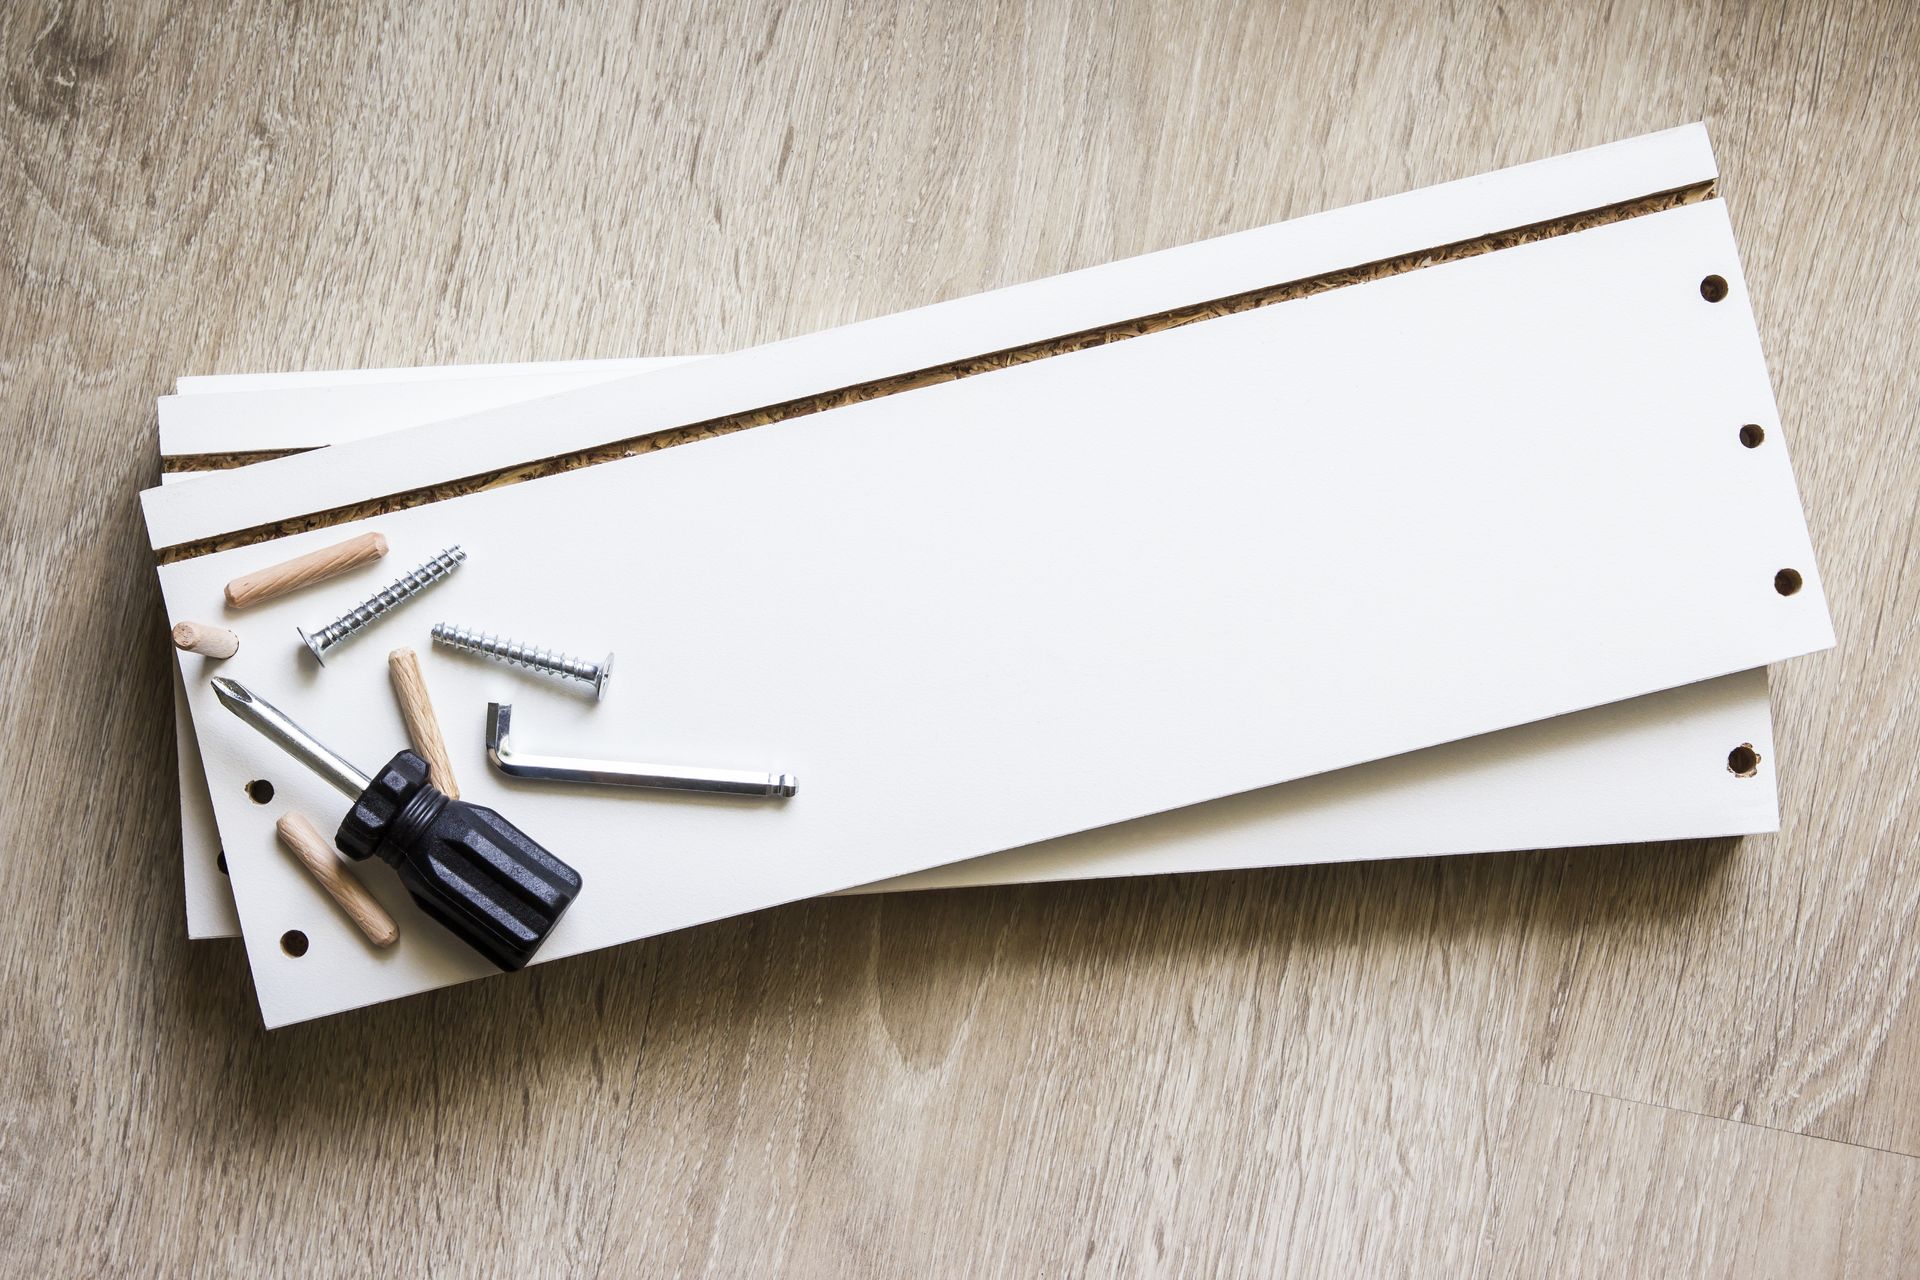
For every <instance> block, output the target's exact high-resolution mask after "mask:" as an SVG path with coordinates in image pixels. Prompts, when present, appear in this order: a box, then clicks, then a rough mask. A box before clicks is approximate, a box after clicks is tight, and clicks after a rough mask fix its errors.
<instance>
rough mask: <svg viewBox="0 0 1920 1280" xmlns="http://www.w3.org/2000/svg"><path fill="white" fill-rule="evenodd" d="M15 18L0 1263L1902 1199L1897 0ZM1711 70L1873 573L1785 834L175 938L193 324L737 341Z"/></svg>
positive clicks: (1619, 112) (963, 1236)
mask: <svg viewBox="0 0 1920 1280" xmlns="http://www.w3.org/2000/svg"><path fill="white" fill-rule="evenodd" d="M0 76H4V80H5V86H4V100H3V101H0V393H3V394H4V412H0V446H3V447H4V453H5V463H6V465H5V466H4V467H0V653H4V654H5V655H6V656H5V659H4V661H3V662H0V693H3V694H4V696H3V697H0V779H4V786H3V787H0V859H4V862H0V865H4V867H5V872H6V877H7V889H8V891H9V896H10V900H11V901H12V903H13V904H14V911H13V920H12V925H11V927H10V928H7V929H6V930H5V931H4V941H0V964H3V965H4V968H3V969H0V978H3V979H4V980H3V981H0V1064H3V1066H0V1069H3V1070H4V1076H3V1077H0V1241H4V1245H0V1268H4V1269H5V1270H6V1271H7V1272H9V1273H11V1274H18V1275H23V1276H24V1275H34V1276H40V1275H79V1274H107V1275H168V1276H171V1275H184V1274H246V1275H254V1274H268V1273H283V1274H299V1275H329V1274H339V1275H354V1274H365V1273H368V1272H371V1271H375V1270H379V1271H382V1272H385V1271H393V1272H396V1273H400V1274H421V1273H431V1274H444V1275H474V1274H508V1273H512V1274H526V1275H592V1274H605V1275H635V1274H644V1275H677V1274H686V1275H711V1276H757V1275H796V1276H847V1275H863V1276H865V1275H871V1276H919V1275H1022V1276H1037V1275H1047V1276H1050V1275H1059V1274H1092V1275H1110V1274H1149V1275H1205V1276H1212V1275H1255V1274H1259V1275H1265V1274H1282V1273H1285V1274H1321V1275H1336V1276H1352V1275H1396V1274H1423V1275H1428V1274H1437V1275H1459V1274H1487V1275H1501V1276H1507V1275H1512V1276H1536V1275H1592V1276H1609V1277H1611V1276H1621V1275H1738V1276H1750V1275H1780V1276H1795V1277H1801V1276H1808V1275H1832V1274H1846V1275H1867V1276H1879V1275H1897V1274H1900V1273H1902V1272H1903V1271H1904V1272H1906V1273H1907V1274H1912V1272H1913V1271H1914V1269H1915V1267H1916V1266H1920V1262H1917V1261H1916V1253H1917V1252H1920V1228H1916V1226H1915V1217H1916V1211H1920V1003H1917V1002H1916V1001H1915V999H1914V987H1915V981H1916V976H1917V975H1920V931H1916V928H1915V925H1916V910H1917V904H1920V856H1916V855H1917V853H1920V848H1917V846H1920V820H1916V817H1915V812H1916V806H1917V805H1920V794H1917V792H1920V788H1916V785H1915V784H1916V767H1915V760H1914V756H1915V752H1916V750H1920V720H1917V719H1916V715H1915V707H1914V703H1915V698H1916V690H1920V634H1916V632H1917V621H1920V585H1916V584H1920V571H1917V570H1916V565H1915V563H1914V561H1915V552H1916V546H1917V545H1920V527H1917V521H1916V508H1917V507H1920V461H1917V460H1916V445H1920V434H1917V433H1916V429H1915V416H1916V412H1917V411H1920V394H1916V393H1917V392H1920V360H1917V359H1916V356H1917V355H1920V352H1916V341H1915V338H1914V331H1915V325H1914V319H1915V317H1916V315H1920V287H1916V273H1915V270H1914V265H1913V264H1914V263H1915V262H1916V261H1920V168H1917V167H1916V160H1915V158H1914V157H1915V154H1916V152H1915V149H1914V138H1915V137H1916V135H1917V134H1920V17H1917V15H1916V11H1915V10H1914V8H1913V6H1911V5H1909V4H1907V3H1904V2H1903V0H1862V2H1861V3H1852V4H1850V3H1845V2H1843V0H1832V2H1830V3H1813V2H1809V3H1795V2H1793V0H1777V2H1775V3H1769V4H1762V3H1751V4H1743V3H1739V2H1738V0H1731V2H1729V3H1723V4H1706V3H1666V2H1664V0H1616V2H1615V3H1612V4H1608V5H1605V6H1602V7H1599V8H1597V9H1595V10H1594V11H1593V12H1592V14H1591V16H1583V15H1582V14H1581V13H1580V12H1579V11H1577V10H1572V9H1570V8H1569V7H1567V6H1564V5H1561V4H1549V3H1545V2H1544V0H1542V2H1531V0H1519V2H1512V0H1510V2H1509V3H1505V4H1472V3H1461V4H1453V5H1445V6H1442V5H1430V4H1422V3H1414V2H1412V0H1406V2H1405V3H1399V4H1381V5H1377V6H1365V5H1354V4H1352V3H1350V0H1299V2H1298V3H1291V4H1274V5H1268V6H1258V5H1224V4H1222V5H1213V4H1189V5H1169V6H1148V5H1144V4H1143V5H1133V4H1126V3H1108V4H1094V3H1076V4H1053V3H1047V2H1046V0H1040V2H1039V3H1029V4H1026V5H1017V6H1016V5H1007V6H1002V5H998V4H992V3H989V4H980V3H970V4H959V3H947V4H938V3H921V4H904V5H894V4H879V3H876V4H871V5H862V4H854V3H841V4H838V5H833V6H827V5H821V6H809V5H804V4H795V5H789V6H782V7H773V8H756V9H752V10H734V9H728V8H726V7H724V6H709V5H703V4H697V3H693V2H692V0H682V2H681V3H662V4H652V5H646V6H624V5H608V6H605V7H604V8H597V7H595V6H593V5H584V4H576V5H566V6H549V5H527V6H510V5H499V6H494V5H489V4H485V3H474V4H469V5H453V4H447V3H439V2H437V0H435V2H420V0H408V2H405V3H402V2H401V0H392V2H390V3H386V4H378V3H368V4H335V5H286V4H281V3H266V2H264V0H262V2H260V3H236V4H215V3H202V4H166V3H160V2H159V0H140V2H135V3H120V4H112V5H109V4H106V3H82V4H67V3H52V2H49V0H12V2H11V3H9V4H7V5H5V6H0ZM1696 118H1704V119H1706V120H1707V121H1708V122H1709V124H1710V126H1711V128H1712V130H1713V135H1714V140H1715V143H1716V145H1717V148H1718V151H1719V154H1720V158H1721V163H1722V168H1723V171H1724V174H1725V177H1724V180H1723V183H1722V190H1723V192H1724V193H1725V194H1726V196H1727V197H1728V199H1729V201H1730V204H1731V209H1732V214H1733V217H1734V221H1735V225H1736V227H1737V229H1738V231H1739V234H1740V237H1741V241H1742V245H1743V248H1744V252H1745V254H1746V257H1747V262H1746V267H1747V272H1748V275H1749V278H1750V280H1751V283H1752V288H1753V293H1754V297H1755V304H1756V307H1757V309H1758V313H1759V320H1760V325H1761V330H1762V334H1763V337H1764V340H1765V343H1766V346H1767V350H1768V352H1769V356H1770V359H1771V362H1772V367H1773V371H1774V377H1775V383H1776V386H1777V389H1778V392H1779V397H1780V401H1781V408H1782V410H1783V413H1784V418H1785V422H1786V424H1787V436H1788V443H1789V444H1790V446H1791V448H1792V450H1793V453H1794V457H1795V464H1796V467H1797V470H1798V474H1799V477H1800V480H1801V483H1802V486H1803V492H1804V494H1805V498H1806V502H1807V507H1808V511H1809V515H1810V517H1811V520H1812V524H1813V527H1814V530H1815V536H1816V542H1817V545H1818V547H1819V550H1820V552H1821V561H1822V565H1821V567H1822V570H1823V578H1824V581H1825V583H1826V587H1827V590H1828V592H1829V594H1830V597H1831V600H1832V605H1833V609H1834V612H1835V621H1836V624H1837V626H1838V629H1839V632H1840V637H1841V639H1840V647H1839V648H1838V650H1836V651H1835V652H1833V653H1830V654H1826V655H1821V656H1818V657H1815V658H1811V659H1808V660H1805V661H1801V662H1796V663H1793V664H1791V665H1789V666H1787V667H1785V668H1784V669H1782V670H1781V671H1779V672H1778V673H1777V675H1776V682H1775V705H1776V710H1777V713H1778V716H1779V721H1780V754H1781V756H1782V759H1781V761H1780V768H1781V771H1782V778H1783V787H1784V794H1783V806H1784V809H1785V814H1786V828H1785V830H1784V831H1783V833H1782V834H1781V835H1780V836H1779V837H1777V838H1767V839H1754V840H1747V841H1744V842H1739V843H1732V842H1721V843H1708V844H1689V845H1676V846H1655V847H1640V848H1621V849H1600V850H1588V851H1581V852H1572V853H1534V854H1520V855H1499V856H1491V857H1484V858H1468V859H1455V860H1447V861H1415V862H1407V863H1398V864H1377V865H1364V866H1347V867H1329V868H1310V869H1303V870H1294V871H1277V872H1268V873H1258V874H1230V875H1217V876H1190V877H1177V878H1168V879H1162V880H1156V881H1148V882H1138V883H1117V884H1089V885H1067V886H1047V887H1034V888H1016V889H1004V890H975V891H963V892H953V893H943V894H929V895H921V896H893V897H886V898H881V899H873V900H849V899H836V900H829V901H822V902H817V903H809V904H804V905H799V906H794V907H790V908H786V909H783V910H778V911H772V912H767V913H765V914H762V915H759V916H755V917H751V918H747V919H741V920H736V921H731V922H728V923H723V924H719V925H715V926H712V927H709V928H703V929H698V930H693V931H690V932H687V933H684V934H679V935H675V936H672V937H668V938H663V939H658V940H655V941H652V942H647V943H642V944H638V945H634V946H630V947H626V948H622V949H620V950H617V951H614V952H609V953H602V954H597V955H592V956H587V957H582V958H579V959H576V960H572V961H569V962H567V963H565V964H560V965H554V966H551V967H548V968H544V969H541V970H539V971H536V972H532V973H529V974H526V975H524V976H523V977H522V978H520V979H519V980H516V981H514V982H496V983H482V984H478V985H474V986H469V987H463V988H458V989H455V990H450V991H446V992H443V993H439V994H437V995H434V996H430V997H426V998H421V999H416V1000H410V1001H406V1002H403V1003H400V1004H398V1005H393V1006H388V1007H384V1008H379V1009H374V1010H370V1011H366V1012H364V1013H361V1014H356V1015H351V1016H348V1017H342V1018H336V1019H331V1020H328V1021H326V1022H323V1023H320V1024H316V1025H310V1026H302V1027H297V1028H293V1029H290V1030H287V1031H284V1032H280V1033H275V1034H271V1035H270V1034H266V1033H264V1032H262V1031H260V1030H259V1029H258V1021H257V1018H256V1015H255V1011H254V1008H253V1005H252V996H251V992H250V990H249V987H248V979H247V974H246V968H245V964H244V961H243V959H242V957H241V954H240V951H239V949H238V947H237V946H235V945H231V944H225V943H219V944H215V943H205V944H189V943H188V942H187V941H186V940H185V938H184V933H183V924H182V903H181V890H180V882H179V869H178V861H177V859H178V852H177V843H176V842H177V838H178V831H177V820H176V816H175V805H176V797H175V793H174V781H173V764H172V760H171V750H172V746H171V741H172V739H171V730H170V727H169V716H170V705H171V704H170V699H169V690H168V680H167V671H166V666H165V663H166V654H165V644H164V640H163V631H162V621H161V611H160V607H159V599H158V593H157V591H156V589H155V584H154V577H153V573H152V570H151V567H150V564H149V562H148V559H147V557H146V555H145V554H144V552H143V545H144V544H143V539H142V538H141V536H140V530H139V522H138V516H137V514H136V506H135V501H134V494H135V492H136V491H137V490H138V489H140V488H142V487H143V486H146V485H149V484H152V483H154V482H155V478H156V461H155V456H154V445H153V397H154V396H155V395H156V394H157V393H160V392H162V391H164V390H166V389H167V387H168V386H169V384H170V382H171V380H172V379H173V378H174V377H175V376H176V375H178V374H181V373H193V372H217V371H242V370H255V369H275V368H293V367H339V366H349V365H361V364H411V363H419V362H427V361H481V360H510V359H548V358H560V357H575V356H613V355H633V354H642V353H647V352H676V351H718V350H723V349H730V348H735V347H740V346H744V345H747V344H750V343H754V342H760V341H764V340H769V339H773V338H778V337H782V336H786V335H789V334H794V333H799V332H802V331H805V330H809V329H813V328H818V327H821V326H824V325H829V324H834V323H839V322H843V321H847V320H852V319H856V318H860V317H865V316H872V315H878V314H883V313H885V312H888V311H892V310H896V309H899V308H901V307H906V306H910V305H914V304H919V303H925V302H931V301H935V300H938V299H941V298H947V297H952V296H956V295H960V294H964V293H969V292H973V291H976V290H979V289H983V288H989V287H992V286H995V285H1001V284H1008V283H1013V282H1016V281H1020V280H1026V279H1031V278H1034V277H1037V276H1042V275H1046V274H1050V273H1054V272H1058V271H1062V270H1067V269H1070V268H1074V267H1080V266H1086V265H1089V264H1092V263H1097V262H1102V261H1106V260H1108V259H1111V258H1114V257H1118V256H1122V255H1126V254H1132V253H1139V252H1143V251H1146V250H1150V249H1156V248H1161V247H1165V246H1169V245H1173V244H1178V243H1182V242H1185V241H1188V240H1191V239H1194V238H1197V237H1201V236H1207V235H1213V234H1216V233H1220V232H1225V231H1231V230H1237V229H1241V228H1245V227H1250V226H1255V225H1258V224H1261V223H1265V222H1270V221H1273V220H1275V219H1278V218H1283V217H1287V216H1290V215H1293V214H1299V213H1304V212H1309V211H1312V210H1316V209H1321V208H1327V207H1332V206H1337V205H1341V204H1345V203H1349V202H1351V201H1354V200H1359V199H1364V198H1367V197H1370V196H1376V195H1381V194H1386V193H1389V192H1393V191H1399V190H1403V189H1407V188H1411V187H1415V186H1420V185H1423V184H1426V183H1430V182H1434V181H1439V180H1444V179H1447V178H1451V177H1456V176H1460V175H1463V174H1467V173H1473V172H1478V171H1481V170H1483V169H1487V168H1491V167H1494V166H1498V165H1502V164H1508V163H1513V162H1517V161H1521V160H1527V159H1532V158H1536V157H1540V156H1545V155H1550V154H1554V153H1558V152H1561V151H1565V150H1568V149H1571V148H1574V147H1579V146H1585V145H1589V144H1593V143H1598V142H1603V141H1607V140H1611V139H1614V138H1618V137H1622V136H1626V135H1630V134H1633V133H1637V132H1641V131H1645V130H1648V129H1653V128H1659V127H1664V126H1668V125H1673V124H1677V123H1682V122H1685V121H1687V120H1691V119H1696ZM1170 447H1171V446H1170Z"/></svg>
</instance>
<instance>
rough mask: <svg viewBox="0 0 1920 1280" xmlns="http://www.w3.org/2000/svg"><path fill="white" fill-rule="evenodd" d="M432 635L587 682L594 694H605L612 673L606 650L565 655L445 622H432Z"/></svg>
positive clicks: (516, 663) (453, 645)
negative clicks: (590, 656) (588, 656)
mask: <svg viewBox="0 0 1920 1280" xmlns="http://www.w3.org/2000/svg"><path fill="white" fill-rule="evenodd" d="M433 638H434V640H435V641H436V642H437V643H439V644H444V645H446V646H448V647H449V648H453V649H463V650H465V651H466V652H468V653H478V654H483V655H485V656H486V657H489V658H493V659H496V660H498V661H500V662H506V663H511V664H512V665H514V666H518V667H526V668H527V669H529V670H531V671H544V672H546V673H547V674H548V675H553V676H560V677H561V678H563V679H566V680H578V681H580V682H581V683H582V684H590V685H592V686H593V696H594V697H595V698H604V697H606V696H607V677H608V676H610V675H612V674H613V655H612V654H608V655H607V656H606V660H605V661H603V662H587V661H585V660H584V659H581V658H571V657H568V656H567V655H566V654H564V653H561V652H560V651H559V650H558V649H543V648H540V647H538V646H536V645H530V644H521V643H520V642H519V641H518V640H503V639H501V638H500V637H499V636H496V635H492V634H490V633H488V632H485V631H474V630H472V629H471V628H468V627H456V626H453V625H452V624H451V623H446V622H439V623H435V624H434V628H433Z"/></svg>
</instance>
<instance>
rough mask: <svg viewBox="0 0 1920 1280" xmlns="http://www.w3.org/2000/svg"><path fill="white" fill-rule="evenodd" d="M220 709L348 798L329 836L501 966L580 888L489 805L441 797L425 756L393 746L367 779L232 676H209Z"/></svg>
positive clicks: (522, 958) (511, 964) (526, 953)
mask: <svg viewBox="0 0 1920 1280" xmlns="http://www.w3.org/2000/svg"><path fill="white" fill-rule="evenodd" d="M213 691H214V692H215V693H217V694H219V695H220V701H221V702H223V703H225V704H226V708H227V710H229V711H231V712H233V714H235V715H237V716H239V717H240V718H241V719H242V720H245V721H246V722H247V723H248V724H250V725H252V726H253V727H254V728H256V729H258V730H259V731H260V732H261V733H263V734H265V735H266V736H267V737H268V738H270V739H272V740H273V741H274V742H275V743H277V744H278V745H279V746H280V747H281V748H282V749H284V750H285V751H286V752H287V754H289V755H291V756H292V757H293V758H294V759H296V760H298V761H299V762H300V763H301V764H304V765H306V766H307V768H309V769H311V770H313V771H314V772H315V773H317V774H319V775H320V776H321V777H322V778H324V779H325V780H326V781H328V782H330V783H332V784H333V786H334V787H335V788H336V789H337V790H339V791H340V792H342V793H343V794H345V795H347V796H350V797H352V798H353V808H351V809H349V810H348V811H347V816H346V819H345V821H343V822H341V824H340V830H339V831H338V832H336V833H335V834H334V837H333V842H334V844H336V845H337V846H339V848H340V851H341V852H342V853H344V854H346V855H347V856H348V857H349V858H352V859H354V860H355V861H357V862H364V861H365V860H366V859H368V858H370V857H378V858H379V859H380V860H381V861H382V862H385V863H388V864H389V865H391V866H392V867H393V869H394V870H395V871H397V872H399V873H400V883H402V884H404V885H405V886H406V887H407V892H408V893H410V894H412V895H413V900H414V901H415V902H417V903H419V904H420V909H421V910H422V911H425V912H426V913H427V914H428V915H430V916H432V917H433V918H434V919H435V920H438V921H439V922H440V923H441V924H443V925H445V926H446V927H447V928H448V929H450V930H452V932H453V934H454V936H455V937H457V938H459V939H460V940H461V941H462V942H464V943H466V944H467V945H468V946H470V947H472V948H473V949H474V950H475V951H478V952H479V953H480V954H481V955H483V956H485V957H486V958H487V959H488V960H491V961H492V962H493V963H494V964H495V965H497V966H499V967H500V968H502V969H505V970H507V971H508V972H512V971H513V970H515V969H519V968H521V967H522V966H524V965H525V964H526V963H527V961H529V960H531V959H532V958H533V953H534V952H536V951H538V950H539V949H540V944H541V943H543V942H545V941H546V940H547V935H548V934H550V933H552V932H553V929H554V926H555V925H557V924H559V923H560V917H561V916H562V915H564V914H565V913H566V910H567V908H568V907H569V906H571V905H572V903H573V900H574V898H576V897H577V896H579V893H580V873H579V872H578V871H575V870H574V869H573V868H572V867H570V866H568V865H567V864H566V863H564V862H562V861H560V859H558V858H556V857H554V856H553V855H552V854H551V853H548V852H547V851H546V850H545V849H543V848H541V847H540V846H539V845H538V844H536V843H534V841H533V840H532V839H531V838H530V837H529V836H528V835H527V834H526V833H525V832H523V831H521V830H520V828H518V827H516V826H514V825H513V824H512V823H511V822H508V821H507V820H506V819H505V818H503V817H501V816H500V815H499V814H497V813H495V812H494V811H493V810H491V809H488V808H484V807H482V806H480V805H477V804H468V803H467V802H466V801H464V800H451V799H448V798H447V795H446V793H445V792H443V791H441V790H440V789H439V788H437V787H435V786H434V785H433V784H432V783H431V782H429V781H427V762H426V761H425V760H422V759H421V758H420V757H419V756H417V755H415V754H414V753H413V752H411V751H402V752H400V753H399V754H398V755H396V756H394V757H393V759H391V760H389V761H387V763H386V764H385V765H384V766H382V768H381V770H380V773H379V776H378V777H375V778H369V777H368V776H367V775H366V774H364V773H361V772H360V771H359V770H358V769H356V768H354V767H353V766H352V765H351V764H348V763H347V762H346V761H345V760H342V759H341V758H340V757H339V756H337V755H335V754H334V753H333V752H331V751H329V750H327V748H325V747H323V746H321V745H320V743H318V742H316V741H315V740H314V738H313V736H312V735H311V734H309V733H308V732H307V731H306V730H305V729H302V728H301V727H300V726H299V725H297V724H295V723H294V722H293V721H292V720H291V719H289V718H288V717H287V714H286V713H285V712H284V711H281V710H280V709H279V708H278V707H276V706H274V705H273V704H272V703H270V702H268V701H266V700H265V699H264V698H261V697H259V696H258V695H256V694H255V693H253V692H252V691H251V690H249V689H248V688H247V687H246V686H245V685H243V684H241V683H240V682H239V681H237V680H230V679H228V678H226V677H225V676H220V677H217V678H216V679H215V680H214V681H213Z"/></svg>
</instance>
